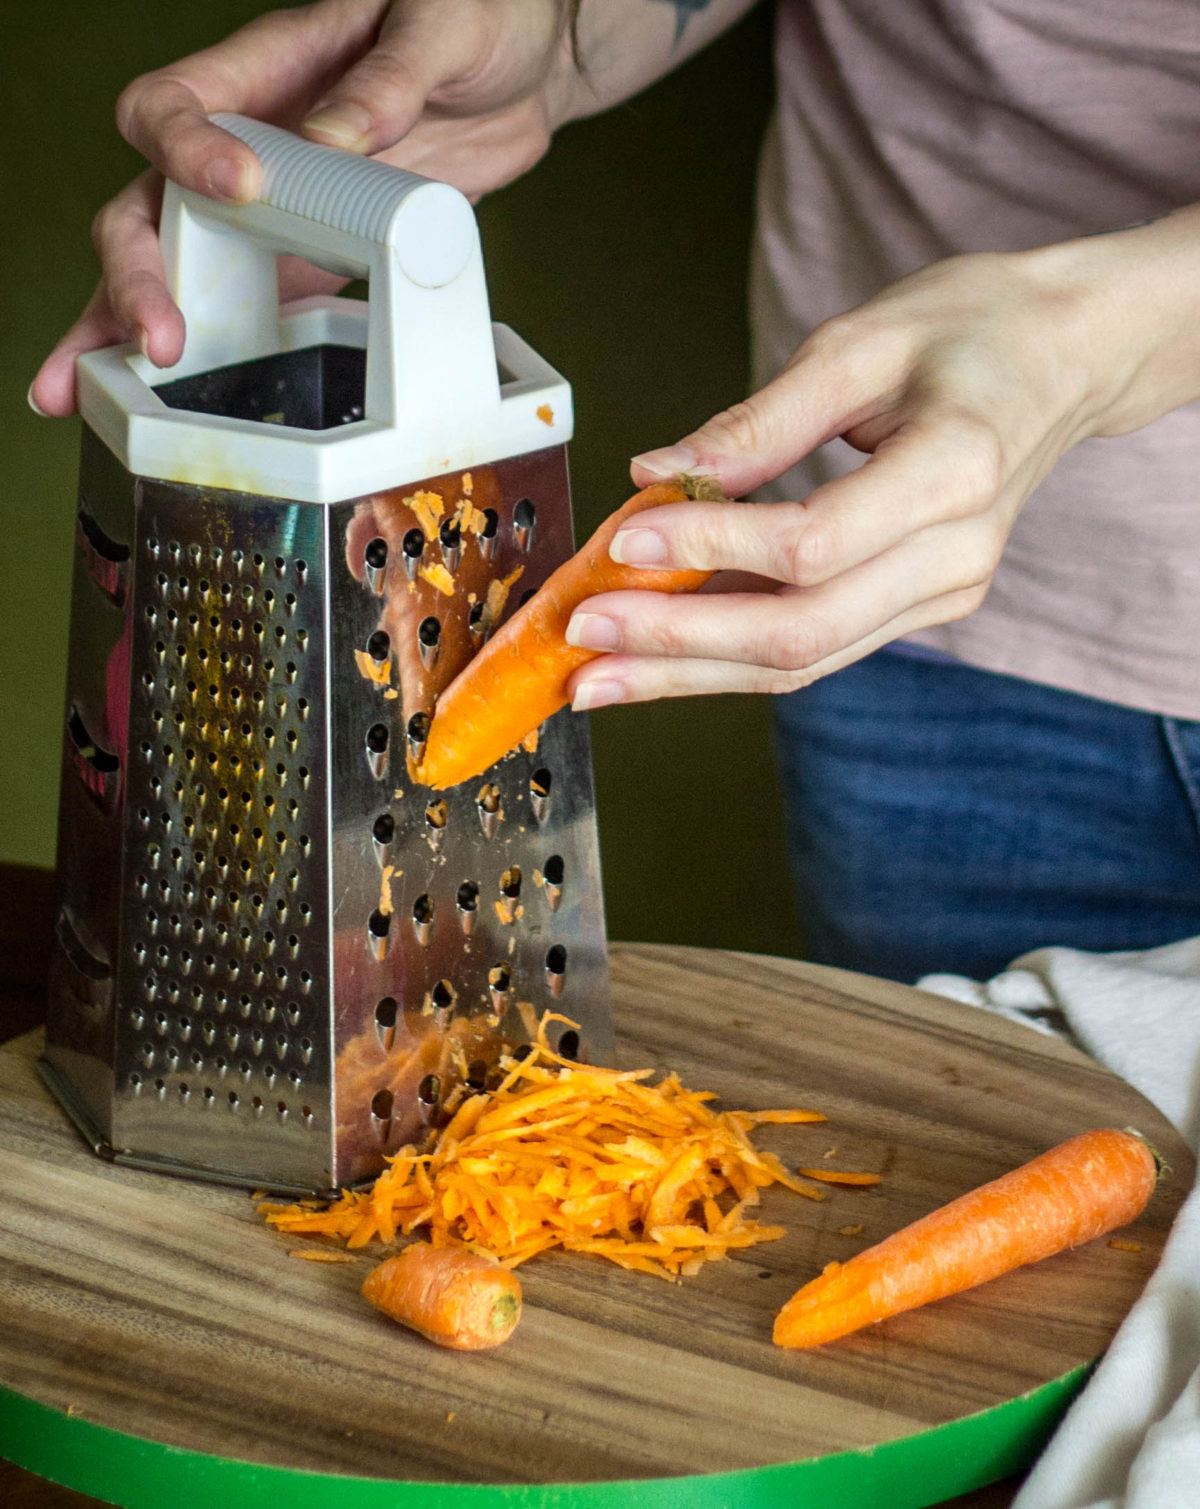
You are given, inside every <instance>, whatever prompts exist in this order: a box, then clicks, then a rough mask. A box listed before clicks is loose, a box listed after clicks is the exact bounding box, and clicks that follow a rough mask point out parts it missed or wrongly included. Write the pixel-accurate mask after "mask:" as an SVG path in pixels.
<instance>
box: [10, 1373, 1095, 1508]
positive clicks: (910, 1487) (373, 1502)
mask: <svg viewBox="0 0 1200 1509" xmlns="http://www.w3.org/2000/svg"><path fill="white" fill-rule="evenodd" d="M1093 1365H1094V1364H1092V1363H1083V1364H1081V1365H1080V1366H1079V1367H1077V1368H1073V1369H1071V1371H1070V1372H1067V1373H1064V1374H1063V1375H1062V1376H1061V1377H1060V1378H1055V1379H1053V1380H1052V1381H1051V1382H1049V1383H1044V1384H1041V1385H1039V1386H1038V1387H1037V1388H1035V1389H1031V1390H1030V1391H1029V1392H1028V1393H1026V1394H1021V1395H1020V1396H1018V1397H1017V1398H1016V1399H1009V1400H1006V1401H1005V1403H1003V1404H997V1405H993V1406H992V1407H991V1408H990V1409H985V1410H980V1411H978V1412H977V1413H976V1414H973V1415H965V1416H964V1417H963V1418H962V1419H959V1420H951V1421H950V1422H948V1423H947V1424H945V1425H938V1426H934V1427H932V1428H931V1429H929V1430H925V1431H921V1432H920V1433H919V1434H917V1435H913V1436H905V1437H903V1438H901V1439H900V1440H898V1441H890V1442H887V1443H885V1444H884V1445H882V1446H877V1447H874V1448H872V1449H870V1450H866V1451H846V1452H837V1453H835V1454H831V1455H829V1456H821V1457H810V1458H808V1459H806V1460H804V1461H800V1462H782V1463H778V1464H773V1465H771V1466H767V1467H757V1468H750V1469H743V1470H740V1471H737V1472H719V1473H706V1474H702V1475H698V1476H695V1477H671V1478H635V1479H626V1480H621V1481H613V1482H603V1483H598V1482H592V1483H534V1484H529V1483H515V1484H474V1483H431V1482H425V1483H418V1482H402V1481H398V1480H395V1479H387V1478H364V1477H350V1476H345V1475H342V1474H337V1473H325V1472H302V1471H297V1470H294V1469H292V1468H287V1467H272V1466H268V1465H266V1464H264V1463H259V1462H244V1461H235V1460H233V1459H230V1458H227V1457H219V1456H213V1455H211V1454H210V1453H207V1452H199V1451H185V1450H182V1449H180V1448H178V1447H174V1446H167V1445H164V1444H163V1443H162V1442H159V1441H150V1440H146V1439H145V1438H143V1437H141V1436H132V1435H128V1434H126V1433H125V1432H123V1431H117V1430H111V1429H109V1428H108V1427H107V1426H103V1425H95V1424H93V1423H92V1422H91V1421H89V1420H85V1419H83V1418H81V1417H80V1416H78V1415H68V1414H65V1413H63V1412H62V1411H61V1410H57V1409H52V1408H50V1407H49V1406H48V1405H45V1404H41V1403H39V1402H38V1401H37V1400H34V1399H30V1398H28V1397H26V1396H25V1395H23V1394H18V1393H15V1392H14V1391H13V1390H11V1389H7V1388H4V1387H2V1386H0V1456H3V1457H5V1458H6V1459H7V1460H8V1461H10V1462H13V1463H15V1464H16V1465H17V1466H19V1467H24V1468H27V1469H28V1470H29V1471H30V1472H33V1473H36V1474H38V1476H40V1477H44V1478H49V1479H50V1480H51V1481H52V1482H55V1483H59V1484H61V1485H62V1486H63V1487H65V1488H73V1489H75V1490H76V1491H77V1492H79V1493H86V1494H90V1495H92V1496H93V1497H95V1498H99V1499H103V1500H105V1501H106V1502H109V1503H113V1504H119V1505H121V1506H122V1509H162V1505H163V1504H164V1503H165V1502H168V1501H169V1502H170V1503H171V1505H172V1506H173V1509H211V1506H212V1505H213V1504H218V1503H219V1504H220V1505H221V1506H222V1509H251V1506H253V1509H260V1506H261V1505H262V1504H264V1503H270V1502H286V1503H287V1504H288V1506H289V1509H399V1506H403V1509H448V1506H461V1509H601V1506H603V1509H684V1506H687V1509H729V1506H731V1505H736V1506H737V1509H784V1506H787V1509H861V1505H863V1504H864V1503H872V1504H880V1505H883V1504H886V1505H887V1506H888V1509H926V1506H927V1505H930V1504H936V1503H940V1502H941V1501H942V1500H943V1499H947V1498H950V1497H952V1496H954V1495H955V1494H959V1493H967V1492H969V1491H970V1490H971V1489H974V1488H982V1487H984V1486H985V1485H986V1484H988V1483H994V1482H996V1481H997V1480H998V1479H1000V1478H1004V1477H1008V1476H1009V1475H1010V1474H1012V1473H1015V1472H1020V1471H1021V1470H1022V1469H1023V1468H1025V1467H1027V1466H1029V1464H1030V1463H1031V1462H1032V1461H1033V1459H1034V1458H1035V1457H1036V1456H1037V1454H1038V1453H1039V1452H1040V1451H1041V1449H1042V1447H1043V1446H1044V1445H1045V1443H1046V1442H1047V1441H1048V1440H1049V1438H1050V1436H1051V1434H1052V1432H1053V1431H1054V1428H1055V1426H1056V1425H1057V1424H1058V1422H1059V1420H1060V1419H1061V1418H1062V1415H1063V1413H1064V1412H1065V1410H1066V1408H1067V1406H1068V1405H1069V1404H1070V1402H1071V1400H1072V1399H1073V1398H1074V1397H1075V1395H1076V1394H1077V1393H1078V1392H1079V1390H1080V1389H1081V1388H1082V1387H1083V1384H1084V1382H1085V1381H1086V1379H1087V1376H1088V1374H1089V1373H1090V1371H1091V1369H1092V1367H1093ZM275 1495H279V1496H280V1497H279V1499H276V1498H275V1497H274V1496H275ZM284 1495H286V1498H284V1497H283V1496H284Z"/></svg>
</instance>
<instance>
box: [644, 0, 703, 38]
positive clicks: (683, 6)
mask: <svg viewBox="0 0 1200 1509" xmlns="http://www.w3.org/2000/svg"><path fill="white" fill-rule="evenodd" d="M654 3H655V4H659V5H669V6H670V7H671V8H672V9H673V10H674V12H675V40H674V41H673V42H672V43H671V46H672V47H678V46H679V43H680V39H681V38H682V36H683V29H684V27H685V26H686V25H687V24H688V22H689V21H690V20H691V18H692V16H693V14H694V13H695V12H696V11H702V10H707V9H708V7H709V4H710V3H711V0H654Z"/></svg>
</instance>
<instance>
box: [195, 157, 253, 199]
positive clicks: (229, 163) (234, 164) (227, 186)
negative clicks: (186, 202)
mask: <svg viewBox="0 0 1200 1509" xmlns="http://www.w3.org/2000/svg"><path fill="white" fill-rule="evenodd" d="M205 178H206V179H207V181H208V188H209V192H210V193H211V194H213V195H214V196H215V197H216V198H217V199H224V200H225V201H226V202H227V203H229V204H246V203H247V202H248V201H249V199H250V197H251V187H250V170H249V168H248V167H247V166H246V164H245V163H244V162H242V160H241V159H240V158H238V157H217V158H214V159H213V161H212V162H210V163H209V165H208V169H207V171H206V173H205Z"/></svg>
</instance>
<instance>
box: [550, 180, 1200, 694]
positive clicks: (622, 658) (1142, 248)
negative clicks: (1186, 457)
mask: <svg viewBox="0 0 1200 1509" xmlns="http://www.w3.org/2000/svg"><path fill="white" fill-rule="evenodd" d="M1198 290H1200V209H1198V208H1197V207H1193V208H1191V209H1189V210H1185V211H1181V212H1179V213H1177V214H1175V215H1173V216H1171V217H1169V218H1168V219H1166V220H1163V221H1161V222H1159V223H1157V224H1154V225H1150V226H1147V227H1144V228H1138V229H1134V230H1130V231H1126V232H1123V233H1121V234H1115V233H1114V234H1111V235H1108V236H1103V237H1099V238H1089V239H1086V240H1082V241H1077V242H1070V243H1064V244H1063V245H1061V246H1056V247H1047V248H1042V249H1040V250H1038V251H1035V252H1022V253H1010V254H987V255H972V256H966V257H960V258H956V259H953V260H951V261H947V262H942V263H938V264H935V265H933V266H931V267H928V268H926V269H924V270H923V271H921V272H919V273H916V274H914V275H913V276H911V277H908V278H905V279H904V280H903V281H901V282H899V283H897V284H895V285H893V286H892V287H890V288H888V289H885V290H884V292H883V293H881V294H879V295H878V296H877V297H876V298H874V299H872V300H871V301H870V302H869V303H867V304H864V305H863V306H861V307H860V308H858V309H855V310H853V311H851V312H850V313H848V314H845V315H841V316H839V317H837V318H836V319H833V320H831V321H829V322H828V323H826V324H825V325H823V326H821V327H820V328H819V329H818V330H817V331H816V332H815V333H814V334H813V335H812V336H811V338H810V339H808V340H807V341H805V342H804V344H803V345H802V346H801V347H800V348H799V350H798V351H796V353H795V354H794V356H793V357H792V358H791V359H790V361H789V362H788V363H787V365H786V366H785V367H784V369H783V371H782V372H780V374H779V375H778V377H776V378H775V379H774V380H773V381H772V382H771V383H769V384H768V385H767V387H765V388H764V389H762V391H761V392H758V393H756V394H754V395H753V396H752V397H751V398H749V399H748V400H747V401H746V402H744V403H741V404H738V405H736V406H735V407H734V408H732V409H730V410H728V411H726V412H725V413H723V414H719V415H717V416H716V418H715V419H712V420H710V421H709V422H708V423H707V424H705V425H703V426H701V428H700V429H698V430H697V431H695V433H693V434H691V435H689V436H687V437H686V438H685V439H684V440H682V441H681V442H680V443H679V444H678V445H675V446H672V447H669V448H667V449H665V450H661V451H654V452H649V453H647V454H646V455H644V456H640V457H636V458H635V459H634V463H633V468H632V471H633V477H634V480H635V482H637V483H638V485H643V486H644V485H646V484H647V483H649V482H652V481H655V480H659V479H661V478H662V477H663V476H666V475H671V474H674V473H678V472H696V473H701V474H705V473H707V474H711V475H712V476H714V477H715V478H716V479H717V480H718V481H719V482H720V483H721V484H722V487H723V490H724V492H725V494H726V495H727V496H729V497H737V496H741V495H744V494H745V493H748V492H749V491H751V490H752V489H753V488H755V487H759V486H761V485H763V484H764V483H765V482H767V481H769V480H771V479H774V478H776V477H778V476H780V475H782V474H783V473H784V472H785V471H786V470H787V469H788V468H789V467H790V466H792V465H794V464H795V463H796V462H797V461H798V460H799V459H800V458H801V457H803V456H805V455H806V454H807V453H808V452H810V451H811V450H813V449H814V448H815V447H816V446H818V445H820V444H822V443H823V442H824V441H827V440H830V439H831V438H833V437H834V436H838V435H840V436H843V437H844V438H845V439H846V440H847V441H849V443H850V444H851V445H853V446H855V447H856V448H857V449H858V450H860V451H864V452H867V453H869V459H868V460H867V462H866V463H865V464H864V465H863V466H861V467H860V468H858V469H857V470H856V471H853V472H851V473H849V474H848V475H846V476H843V477H839V478H838V479H836V480H834V481H831V482H828V483H826V484H824V485H823V486H821V487H818V488H817V489H816V490H815V491H813V492H812V493H810V494H809V496H808V497H806V498H804V499H803V500H802V501H799V502H793V503H740V504H733V503H727V504H723V503H690V504H688V503H682V504H674V505H672V506H670V507H668V508H660V509H655V510H650V511H647V512H645V513H641V514H638V515H637V517H636V519H634V520H632V521H631V522H630V523H629V524H627V525H626V526H625V527H624V528H623V529H622V530H620V531H619V532H618V533H617V535H616V536H615V537H614V540H613V543H612V547H611V554H612V556H613V558H614V559H616V560H619V561H622V562H625V563H627V564H631V565H646V566H649V565H653V566H657V567H662V566H671V567H689V568H696V569H701V570H716V571H718V572H722V573H725V572H734V573H751V576H750V577H746V576H741V577H740V578H737V577H733V576H726V575H718V576H717V577H715V578H714V579H713V580H712V581H711V582H710V583H709V586H708V588H707V589H706V590H705V591H704V592H703V593H700V594H697V595H695V596H686V595H682V596H676V597H672V596H666V595H661V594H658V593H653V592H614V593H607V594H604V595H602V596H598V597H594V598H592V599H590V600H589V601H587V602H585V603H582V604H580V606H579V608H578V609H577V610H576V612H575V614H574V616H573V618H572V620H571V623H570V625H569V628H568V634H567V637H568V638H569V639H570V640H571V642H572V643H574V644H579V645H583V646H586V647H588V648H590V649H596V650H604V651H607V652H609V653H607V654H604V655H601V656H600V657H598V658H597V659H595V660H593V661H591V662H589V664H588V665H586V666H585V667H583V668H582V669H581V670H579V671H577V672H576V674H575V676H574V678H573V680H572V684H571V691H572V695H573V704H574V706H575V707H576V708H594V707H602V706H605V705H607V704H610V703H614V702H635V701H642V700H646V699H649V698H655V697H669V696H683V695H688V694H692V693H702V692H789V691H793V690H796V689H797V688H799V687H801V686H805V685H807V684H808V683H809V682H812V681H814V680H816V679H817V678H818V677H819V676H823V675H825V674H827V673H828V672H830V671H834V670H837V669H839V668H840V667H842V666H844V665H847V664H849V663H850V662H851V661H854V660H857V659H859V658H860V657H862V656H864V655H866V654H868V653H869V652H870V651H872V650H874V649H877V648H878V647H879V646H881V645H883V644H886V643H887V642H888V641H890V640H892V639H895V638H897V637H898V636H900V635H902V634H905V633H909V632H911V631H913V630H916V629H920V628H924V627H927V626H929V625H932V624H937V623H943V622H947V621H949V620H951V619H956V618H961V617H963V616H965V615H966V614H968V613H971V612H973V611H974V609H976V608H977V607H978V606H979V605H980V603H981V602H982V601H983V598H984V595H985V594H986V592H987V590H988V585H989V583H990V581H991V578H992V575H993V573H994V572H995V570H996V567H997V565H998V563H999V561H1000V557H1001V553H1002V551H1003V550H1004V546H1005V543H1006V541H1007V539H1008V535H1009V531H1010V530H1011V529H1012V526H1013V523H1014V521H1015V519H1016V517H1017V515H1018V513H1019V511H1020V509H1021V506H1022V504H1023V503H1024V502H1025V500H1026V498H1028V496H1029V494H1030V492H1031V491H1032V490H1033V488H1034V487H1036V485H1037V484H1038V482H1039V481H1040V480H1041V479H1042V478H1043V477H1044V476H1045V475H1046V473H1047V472H1048V471H1049V470H1050V468H1051V467H1052V466H1053V465H1054V463H1055V462H1056V461H1057V460H1058V458H1059V457H1060V456H1062V455H1063V453H1064V452H1065V451H1066V450H1067V449H1068V448H1069V447H1071V446H1073V445H1074V444H1076V443H1077V442H1078V441H1079V440H1081V439H1083V438H1084V437H1085V436H1090V435H1112V434H1119V433H1125V432H1127V431H1129V430H1132V429H1137V428H1139V427H1140V426H1141V425H1144V424H1146V423H1148V422H1149V421H1150V420H1152V419H1154V418H1156V417H1158V416H1159V415H1161V414H1163V413H1165V412H1167V410H1169V409H1171V408H1174V407H1176V406H1178V405H1179V404H1182V403H1185V402H1187V401H1189V400H1190V399H1193V398H1195V397H1197V396H1200V335H1198V333H1197V317H1198V316H1200V293H1198ZM1134 506H1135V505H1134Z"/></svg>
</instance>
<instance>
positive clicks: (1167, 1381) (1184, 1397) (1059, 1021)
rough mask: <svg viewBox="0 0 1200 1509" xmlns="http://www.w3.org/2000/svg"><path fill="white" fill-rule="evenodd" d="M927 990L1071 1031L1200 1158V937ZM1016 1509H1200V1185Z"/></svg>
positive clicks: (949, 980)
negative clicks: (1154, 1108)
mask: <svg viewBox="0 0 1200 1509" xmlns="http://www.w3.org/2000/svg"><path fill="white" fill-rule="evenodd" d="M920 984H921V986H922V988H923V989H925V990H932V991H935V992H936V993H937V994H939V995H945V996H950V997H952V998H953V999H955V1000H959V1001H965V1002H966V1003H968V1004H969V1005H972V1006H980V1007H983V1008H984V1009H986V1010H990V1011H995V1012H997V1013H999V1014H1000V1015H1002V1016H1006V1017H1009V1018H1011V1019H1014V1020H1018V1021H1023V1022H1026V1023H1028V1025H1030V1026H1031V1027H1036V1028H1038V1029H1039V1030H1041V1031H1048V1030H1055V1029H1058V1030H1060V1031H1063V1030H1065V1033H1066V1035H1068V1036H1070V1037H1072V1038H1074V1040H1075V1041H1076V1042H1077V1043H1078V1044H1079V1046H1080V1047H1082V1048H1083V1049H1084V1050H1085V1051H1086V1052H1088V1053H1090V1054H1092V1056H1093V1057H1095V1058H1097V1059H1099V1060H1100V1062H1101V1063H1103V1064H1105V1065H1106V1066H1107V1067H1108V1068H1110V1069H1112V1070H1113V1072H1114V1073H1116V1074H1119V1075H1120V1076H1121V1078H1122V1079H1125V1080H1128V1082H1129V1083H1130V1084H1131V1085H1133V1086H1134V1087H1135V1088H1136V1089H1138V1090H1140V1091H1141V1092H1142V1094H1143V1095H1144V1096H1145V1097H1146V1099H1147V1100H1150V1101H1153V1102H1154V1104H1155V1105H1156V1106H1157V1107H1158V1108H1159V1110H1160V1111H1162V1113H1163V1115H1164V1116H1166V1117H1167V1118H1168V1119H1169V1120H1170V1121H1171V1122H1173V1123H1174V1125H1175V1126H1176V1127H1178V1129H1179V1131H1180V1132H1181V1133H1182V1135H1183V1136H1184V1138H1185V1139H1186V1141H1187V1143H1188V1145H1189V1146H1190V1147H1191V1148H1192V1150H1193V1151H1200V938H1187V939H1184V940H1183V941H1182V942H1180V943H1173V944H1170V945H1168V946H1167V947H1165V948H1157V949H1151V950H1148V951H1147V952H1145V953H1122V954H1085V953H1080V952H1078V951H1077V950H1075V949H1068V948H1043V949H1038V950H1037V952H1035V953H1031V954H1025V955H1023V956H1022V957H1021V958H1019V959H1017V960H1015V961H1014V962H1013V964H1012V965H1011V966H1010V967H1009V968H1008V969H1007V970H1005V971H1004V972H1003V973H1002V974H1000V975H997V976H996V978H995V979H993V980H989V981H987V982H985V983H981V982H979V981H975V980H967V979H964V978H962V977H961V976H957V975H929V976H926V978H925V979H923V980H922V981H921V982H920ZM1013 1509H1200V1185H1198V1186H1197V1187H1196V1188H1195V1189H1193V1190H1192V1193H1191V1195H1190V1196H1189V1197H1188V1199H1187V1201H1186V1202H1185V1204H1184V1206H1183V1209H1182V1210H1181V1211H1180V1213H1179V1216H1178V1218H1177V1219H1176V1222H1175V1225H1174V1228H1173V1229H1172V1232H1171V1235H1170V1237H1169V1239H1168V1241H1167V1245H1166V1247H1165V1248H1164V1250H1163V1255H1162V1259H1161V1260H1160V1262H1159V1265H1158V1267H1157V1269H1156V1270H1155V1271H1154V1273H1153V1274H1152V1276H1151V1278H1150V1281H1149V1282H1148V1283H1147V1285H1146V1288H1145V1290H1144V1292H1143V1293H1142V1295H1141V1297H1140V1298H1139V1299H1138V1301H1137V1303H1136V1304H1135V1305H1134V1307H1133V1309H1132V1310H1131V1311H1130V1312H1129V1314H1128V1316H1127V1317H1126V1319H1125V1322H1124V1324H1123V1325H1122V1326H1121V1328H1120V1330H1119V1331H1118V1332H1117V1335H1116V1336H1115V1337H1114V1339H1113V1341H1112V1344H1111V1346H1110V1347H1109V1349H1108V1351H1107V1352H1106V1353H1105V1355H1104V1357H1103V1358H1102V1360H1101V1362H1100V1364H1099V1366H1098V1367H1097V1369H1096V1371H1095V1373H1094V1374H1093V1376H1092V1378H1091V1381H1090V1382H1089V1383H1088V1385H1087V1387H1086V1388H1085V1389H1084V1391H1083V1393H1082V1394H1081V1395H1080V1396H1079V1398H1078V1399H1077V1400H1076V1401H1075V1403H1074V1404H1073V1405H1072V1406H1071V1408H1070V1410H1069V1411H1068V1412H1067V1415H1066V1418H1065V1419H1064V1420H1063V1423H1062V1425H1061V1426H1060V1427H1059V1429H1058V1430H1057V1432H1056V1433H1055V1435H1054V1437H1053V1439H1052V1440H1051V1441H1050V1444H1049V1445H1048V1446H1047V1447H1046V1450H1045V1451H1044V1452H1043V1453H1042V1456H1041V1458H1040V1459H1039V1460H1038V1462H1037V1463H1036V1464H1035V1465H1034V1467H1033V1470H1032V1471H1031V1473H1030V1475H1029V1477H1028V1479H1027V1480H1026V1482H1025V1485H1024V1487H1023V1488H1022V1489H1021V1491H1020V1493H1019V1494H1018V1495H1017V1498H1016V1500H1015V1501H1014V1504H1013Z"/></svg>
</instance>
